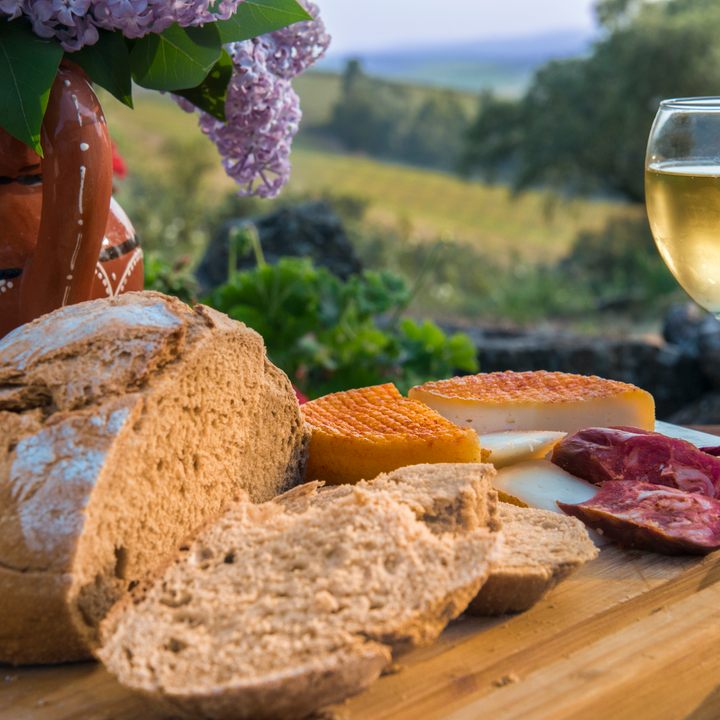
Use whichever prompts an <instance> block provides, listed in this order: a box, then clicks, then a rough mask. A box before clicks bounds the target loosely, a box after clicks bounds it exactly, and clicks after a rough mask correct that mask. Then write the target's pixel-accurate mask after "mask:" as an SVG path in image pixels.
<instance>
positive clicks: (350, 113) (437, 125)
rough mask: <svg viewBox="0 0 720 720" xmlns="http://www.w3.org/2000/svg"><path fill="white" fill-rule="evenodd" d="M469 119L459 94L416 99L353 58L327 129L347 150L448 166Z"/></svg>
mask: <svg viewBox="0 0 720 720" xmlns="http://www.w3.org/2000/svg"><path fill="white" fill-rule="evenodd" d="M468 123H469V118H468V115H467V113H466V110H465V105H464V104H463V103H462V102H461V100H460V99H459V96H458V93H453V92H450V91H444V92H439V91H436V92H434V93H432V94H428V95H427V96H426V97H425V98H424V99H423V100H422V101H421V102H420V103H419V104H418V102H417V100H416V99H415V98H414V96H413V93H412V92H411V90H410V89H409V88H407V87H405V86H403V85H400V84H394V83H388V82H384V81H381V80H375V79H373V78H370V77H368V76H367V75H365V73H364V72H363V70H362V66H361V65H360V63H359V61H357V60H350V61H349V62H348V64H347V66H346V68H345V72H344V74H343V77H342V82H341V93H340V97H339V98H338V100H337V102H336V103H335V106H334V108H333V111H332V119H331V121H330V123H329V128H328V129H329V130H330V132H331V133H332V134H333V135H334V136H335V137H337V138H338V139H339V140H340V141H341V142H342V143H343V145H344V146H345V147H346V148H347V149H348V150H352V151H355V152H357V151H360V152H366V153H369V154H371V155H374V156H377V157H383V158H393V159H398V160H404V161H407V162H410V163H414V164H418V165H425V166H428V167H439V168H446V169H447V168H452V167H453V166H454V165H455V163H456V161H457V158H458V156H459V154H460V152H461V150H462V138H463V135H464V133H465V132H466V130H467V127H468Z"/></svg>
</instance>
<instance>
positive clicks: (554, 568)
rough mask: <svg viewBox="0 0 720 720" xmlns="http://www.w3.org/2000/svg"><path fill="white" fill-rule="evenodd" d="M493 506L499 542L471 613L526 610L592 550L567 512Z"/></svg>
mask: <svg viewBox="0 0 720 720" xmlns="http://www.w3.org/2000/svg"><path fill="white" fill-rule="evenodd" d="M498 505H499V517H500V521H501V523H502V533H503V544H502V545H501V546H500V548H499V551H498V555H497V560H496V562H495V564H494V565H493V568H492V571H491V573H490V577H489V578H488V580H487V582H486V583H485V584H484V585H483V586H482V588H481V589H480V592H479V593H478V594H477V596H476V597H475V598H474V599H473V601H472V602H471V603H470V607H469V608H468V612H469V613H470V614H472V615H503V614H505V613H516V612H522V611H524V610H528V609H529V608H531V607H532V606H533V605H534V604H535V603H536V602H537V601H538V600H540V598H542V597H543V595H545V593H547V592H548V591H549V590H551V589H552V588H554V587H555V586H556V585H557V584H558V583H559V582H560V581H561V580H564V579H565V578H566V577H567V576H568V575H570V574H571V573H572V572H573V571H574V570H576V569H577V568H579V567H580V566H581V565H583V564H585V563H586V562H588V561H589V560H592V559H593V558H595V557H597V554H598V550H597V548H596V547H595V545H594V544H593V542H592V540H591V539H590V536H589V535H588V533H587V530H586V529H585V526H584V525H583V524H582V523H581V522H580V521H578V520H576V519H575V518H573V517H568V516H566V515H560V514H559V513H554V512H549V511H548V510H535V509H532V508H522V507H517V506H515V505H510V504H507V503H502V502H501V503H499V504H498Z"/></svg>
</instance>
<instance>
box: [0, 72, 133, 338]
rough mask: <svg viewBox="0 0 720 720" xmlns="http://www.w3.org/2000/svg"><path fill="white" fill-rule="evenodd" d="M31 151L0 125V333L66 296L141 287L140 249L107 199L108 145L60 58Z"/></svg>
mask: <svg viewBox="0 0 720 720" xmlns="http://www.w3.org/2000/svg"><path fill="white" fill-rule="evenodd" d="M41 144H42V148H43V154H44V157H43V158H40V157H39V156H38V155H37V154H35V153H34V152H33V151H32V150H30V149H29V148H28V147H27V146H25V145H23V144H22V143H21V142H20V141H18V140H15V139H14V138H13V137H11V136H10V135H9V134H7V133H6V132H4V131H2V130H0V337H2V336H3V335H5V334H6V333H8V332H10V330H12V329H13V328H15V327H17V326H18V325H20V324H22V323H24V322H28V321H30V320H33V319H34V318H36V317H39V316H40V315H43V314H44V313H47V312H50V311H51V310H54V309H56V308H59V307H62V306H64V305H70V304H72V303H77V302H82V301H84V300H90V299H93V298H101V297H108V296H111V295H116V294H118V293H121V292H127V291H129V290H142V288H143V255H142V250H141V249H140V247H139V243H138V241H137V238H136V237H135V232H134V230H133V227H132V225H131V224H130V221H129V220H128V218H127V216H126V215H125V213H124V212H123V210H122V208H121V207H120V206H119V205H118V204H117V202H115V200H114V199H113V198H112V146H111V143H110V136H109V134H108V129H107V124H106V122H105V117H104V115H103V112H102V108H101V107H100V103H99V102H98V99H97V97H96V95H95V93H94V92H93V89H92V87H91V85H90V83H89V82H88V80H87V77H86V76H85V74H84V73H83V72H82V70H80V69H79V68H77V67H76V66H73V65H70V64H69V63H67V64H66V63H63V65H62V66H61V67H60V69H59V71H58V75H57V78H56V80H55V83H54V85H53V88H52V91H51V93H50V99H49V102H48V108H47V112H46V115H45V119H44V121H43V127H42V135H41Z"/></svg>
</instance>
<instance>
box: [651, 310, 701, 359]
mask: <svg viewBox="0 0 720 720" xmlns="http://www.w3.org/2000/svg"><path fill="white" fill-rule="evenodd" d="M707 315H708V314H707V313H706V312H705V311H704V310H702V309H701V308H700V307H698V306H697V305H696V304H695V303H692V302H687V303H682V304H677V305H673V306H672V307H671V308H670V309H669V310H668V311H667V313H666V315H665V318H664V320H663V330H662V334H663V337H664V338H665V341H666V342H668V343H670V344H672V345H676V346H677V347H678V348H680V349H681V350H684V351H686V352H689V353H696V352H697V351H698V340H699V336H700V328H701V326H702V325H703V322H704V321H705V318H706V317H707Z"/></svg>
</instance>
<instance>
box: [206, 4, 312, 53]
mask: <svg viewBox="0 0 720 720" xmlns="http://www.w3.org/2000/svg"><path fill="white" fill-rule="evenodd" d="M304 20H312V15H310V14H309V13H308V11H307V10H305V8H304V7H303V6H302V5H300V3H298V2H297V0H245V2H243V3H241V4H240V5H238V9H237V11H236V12H235V14H234V15H233V16H232V17H231V18H230V19H228V20H219V21H218V22H216V23H214V24H215V27H217V29H218V30H219V31H220V37H221V38H222V41H223V43H229V42H240V41H242V40H249V39H250V38H254V37H258V36H259V35H265V33H269V32H272V31H273V30H280V29H282V28H284V27H287V26H288V25H292V24H293V23H296V22H302V21H304Z"/></svg>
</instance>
